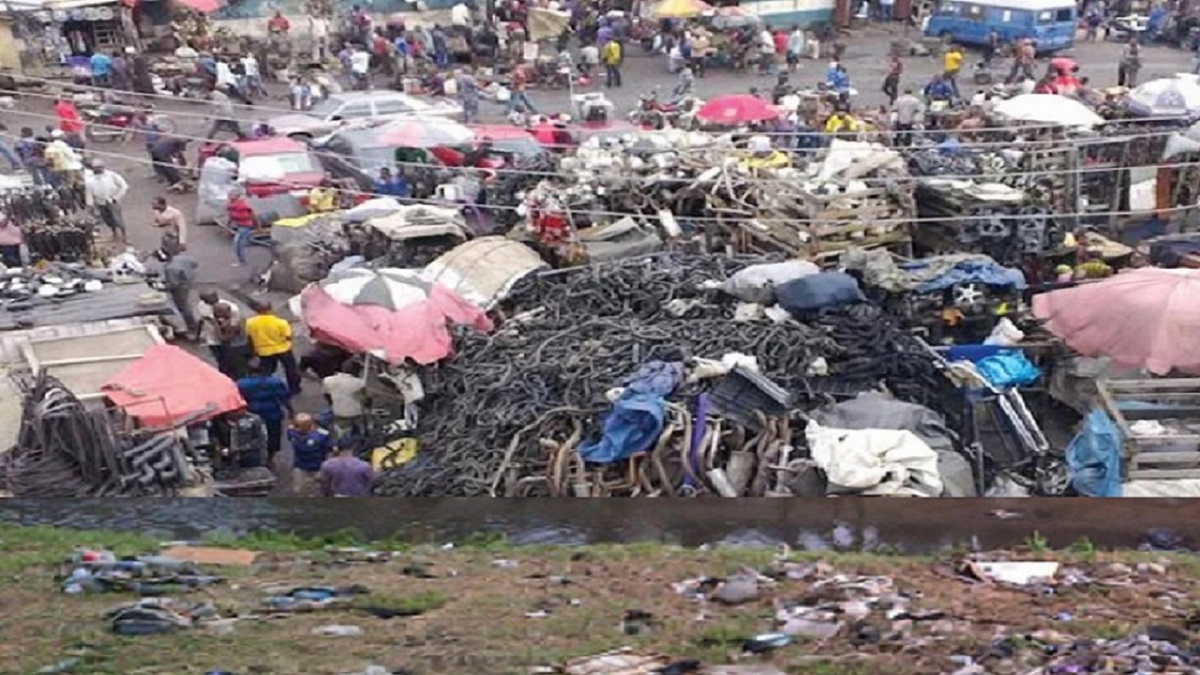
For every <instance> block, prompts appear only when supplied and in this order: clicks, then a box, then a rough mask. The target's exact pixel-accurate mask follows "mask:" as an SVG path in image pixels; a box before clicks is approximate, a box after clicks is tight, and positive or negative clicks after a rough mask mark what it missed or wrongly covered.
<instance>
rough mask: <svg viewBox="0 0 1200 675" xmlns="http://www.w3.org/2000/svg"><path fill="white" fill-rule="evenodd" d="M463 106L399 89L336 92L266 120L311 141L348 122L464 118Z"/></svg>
mask: <svg viewBox="0 0 1200 675" xmlns="http://www.w3.org/2000/svg"><path fill="white" fill-rule="evenodd" d="M462 112H463V111H462V106H459V105H457V104H455V103H453V102H451V101H448V100H440V101H436V102H433V103H429V102H426V101H422V100H421V99H418V98H416V97H415V96H410V95H408V94H405V93H403V92H398V91H355V92H346V93H343V94H334V95H333V96H330V97H329V98H327V99H325V100H323V101H321V102H319V103H317V104H316V105H314V106H313V107H312V108H311V109H309V110H308V111H306V112H298V113H293V114H290V115H280V116H279V117H275V118H272V119H270V120H267V124H269V125H270V126H271V128H272V129H274V130H275V133H277V134H279V135H281V136H291V137H292V138H295V139H297V140H305V141H309V140H312V139H314V138H316V137H318V136H324V135H325V134H329V133H332V132H333V131H335V130H336V129H338V128H339V127H341V126H343V125H347V124H351V125H354V126H366V125H370V124H373V123H383V122H390V121H392V120H396V119H402V118H406V117H418V116H419V117H429V116H434V117H447V118H450V119H455V120H460V119H462Z"/></svg>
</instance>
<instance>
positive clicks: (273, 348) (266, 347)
mask: <svg viewBox="0 0 1200 675" xmlns="http://www.w3.org/2000/svg"><path fill="white" fill-rule="evenodd" d="M253 309H254V316H252V317H250V318H248V319H246V337H248V338H250V346H251V347H252V348H253V349H254V355H255V356H257V357H258V359H259V362H260V363H261V365H262V369H263V374H265V375H271V374H272V373H274V372H275V369H276V368H278V367H279V366H280V365H281V364H282V365H283V372H284V375H285V376H286V377H287V383H288V389H290V390H291V392H292V395H293V396H294V395H296V394H299V393H300V369H299V368H298V367H296V355H295V354H294V353H293V352H292V326H291V324H289V323H288V322H287V321H286V320H285V319H281V318H279V317H278V316H276V315H275V314H274V313H273V312H272V311H271V305H270V304H269V303H266V302H257V303H255V304H254V307H253Z"/></svg>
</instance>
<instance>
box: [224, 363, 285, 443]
mask: <svg viewBox="0 0 1200 675" xmlns="http://www.w3.org/2000/svg"><path fill="white" fill-rule="evenodd" d="M247 370H248V372H249V373H250V374H249V375H248V376H246V377H243V378H242V379H240V380H238V381H237V388H238V391H239V392H240V393H241V394H242V398H244V399H246V409H247V410H249V411H250V412H252V413H254V414H255V415H258V416H259V417H260V418H262V421H263V423H264V424H265V425H266V426H267V465H268V466H270V465H271V464H272V463H273V462H274V461H275V455H277V454H279V450H280V448H281V447H282V445H283V419H284V416H285V415H292V414H293V413H294V411H293V410H292V400H291V397H292V395H291V392H290V391H288V386H287V385H286V384H284V382H283V380H281V379H279V378H278V377H275V376H274V375H271V374H270V373H268V372H267V371H266V369H265V368H263V366H262V362H261V361H259V360H258V359H254V360H253V361H251V363H250V364H249V368H248V369H247Z"/></svg>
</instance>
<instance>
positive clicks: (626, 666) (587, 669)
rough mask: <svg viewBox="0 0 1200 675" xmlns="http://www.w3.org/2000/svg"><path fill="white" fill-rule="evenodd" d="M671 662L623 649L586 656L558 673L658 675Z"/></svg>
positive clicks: (663, 658) (664, 658)
mask: <svg viewBox="0 0 1200 675" xmlns="http://www.w3.org/2000/svg"><path fill="white" fill-rule="evenodd" d="M669 664H670V662H669V661H668V660H667V658H666V657H664V656H659V655H655V654H646V653H639V652H635V651H633V648H632V647H622V648H620V649H615V650H613V651H610V652H605V653H603V654H597V655H596V656H584V657H581V658H578V659H574V660H572V661H568V662H567V663H566V665H565V666H564V667H563V668H562V669H561V670H560V671H557V672H561V673H563V674H564V675H657V673H658V672H660V671H661V670H662V669H663V668H665V667H667V666H668V665H669Z"/></svg>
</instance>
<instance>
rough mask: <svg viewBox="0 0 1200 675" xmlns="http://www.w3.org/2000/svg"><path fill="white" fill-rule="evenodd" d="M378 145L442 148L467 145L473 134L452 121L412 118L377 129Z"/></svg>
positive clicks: (473, 136) (473, 137)
mask: <svg viewBox="0 0 1200 675" xmlns="http://www.w3.org/2000/svg"><path fill="white" fill-rule="evenodd" d="M378 134H379V135H378V138H379V143H380V145H383V146H388V147H390V146H400V147H405V148H421V149H429V148H443V147H454V146H461V145H467V144H469V143H471V142H472V141H473V140H475V132H473V131H471V129H470V128H468V127H466V126H464V125H462V124H459V123H458V122H455V121H454V120H448V119H440V118H414V119H404V120H398V121H396V122H391V123H389V124H385V125H384V126H382V127H380V128H379V129H378Z"/></svg>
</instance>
